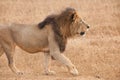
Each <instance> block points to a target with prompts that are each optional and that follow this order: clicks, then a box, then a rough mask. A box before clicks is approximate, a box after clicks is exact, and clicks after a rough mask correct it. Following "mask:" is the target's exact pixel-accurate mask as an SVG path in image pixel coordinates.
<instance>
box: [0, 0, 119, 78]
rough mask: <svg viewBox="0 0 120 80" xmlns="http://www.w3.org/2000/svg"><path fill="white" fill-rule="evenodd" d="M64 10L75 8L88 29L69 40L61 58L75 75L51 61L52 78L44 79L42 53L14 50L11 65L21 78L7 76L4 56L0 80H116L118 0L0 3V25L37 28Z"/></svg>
mask: <svg viewBox="0 0 120 80" xmlns="http://www.w3.org/2000/svg"><path fill="white" fill-rule="evenodd" d="M66 7H73V8H75V9H76V10H77V11H78V13H79V15H80V16H81V17H82V18H83V20H85V21H86V22H87V23H88V24H89V25H90V26H91V28H90V30H89V31H88V32H87V34H86V36H84V37H79V38H74V39H70V40H69V41H68V45H67V48H66V51H65V52H64V54H65V55H66V56H67V57H68V58H70V60H71V61H72V62H73V63H74V64H75V65H76V67H77V69H78V71H79V75H78V76H72V75H71V74H69V73H68V72H67V68H66V67H65V66H63V65H62V64H61V63H59V62H57V61H55V60H54V61H52V67H51V69H52V70H54V71H56V74H55V75H49V76H47V75H44V73H43V63H42V62H43V60H44V55H43V54H42V53H37V54H34V55H33V54H28V53H27V52H25V51H23V50H21V49H20V48H18V47H17V48H16V51H15V53H16V54H15V56H14V59H15V61H16V62H15V64H16V66H17V68H18V69H20V70H21V71H23V72H24V75H22V76H17V75H15V74H13V73H12V72H11V70H10V69H9V67H8V64H7V58H6V55H5V54H4V55H2V56H1V57H0V80H120V0H0V24H11V23H25V24H37V23H39V22H41V21H42V20H43V19H44V18H45V17H46V16H48V15H50V14H53V13H59V12H60V11H61V10H63V9H65V8H66Z"/></svg>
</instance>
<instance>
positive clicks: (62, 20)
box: [38, 8, 89, 52]
mask: <svg viewBox="0 0 120 80" xmlns="http://www.w3.org/2000/svg"><path fill="white" fill-rule="evenodd" d="M47 24H51V25H52V28H53V31H54V33H55V39H56V42H57V43H58V45H59V47H60V51H61V52H63V51H64V50H65V46H66V43H67V38H69V37H73V36H75V35H78V34H79V35H84V34H85V32H86V31H87V30H88V29H89V26H88V25H87V24H86V23H85V22H84V21H83V20H82V19H81V17H80V16H78V14H77V11H76V10H75V9H73V8H67V9H65V10H64V11H63V12H62V13H61V14H58V15H50V16H48V17H47V18H46V19H45V20H44V21H43V22H41V23H39V24H38V26H39V28H40V29H42V28H44V27H45V25H47Z"/></svg>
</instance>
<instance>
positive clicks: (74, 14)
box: [71, 13, 77, 21]
mask: <svg viewBox="0 0 120 80" xmlns="http://www.w3.org/2000/svg"><path fill="white" fill-rule="evenodd" d="M76 18H77V14H76V13H73V14H72V15H71V19H72V21H75V20H76Z"/></svg>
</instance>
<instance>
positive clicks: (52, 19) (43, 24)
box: [38, 15, 54, 29]
mask: <svg viewBox="0 0 120 80" xmlns="http://www.w3.org/2000/svg"><path fill="white" fill-rule="evenodd" d="M52 22H54V17H53V16H52V15H51V16H48V17H47V18H46V19H44V20H43V21H42V22H40V23H39V24H38V27H39V28H40V29H43V28H44V27H45V25H48V24H51V23H52Z"/></svg>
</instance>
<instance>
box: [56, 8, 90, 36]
mask: <svg viewBox="0 0 120 80" xmlns="http://www.w3.org/2000/svg"><path fill="white" fill-rule="evenodd" d="M56 21H57V24H58V25H59V27H60V31H61V32H62V35H63V36H64V37H72V36H74V35H76V34H80V35H84V34H85V32H86V31H87V30H88V29H89V26H88V25H87V24H86V23H85V22H84V21H83V20H82V19H81V17H80V16H78V14H77V12H76V10H75V9H73V8H67V9H66V10H65V11H63V12H62V13H61V14H60V15H59V16H58V17H57V18H56Z"/></svg>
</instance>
